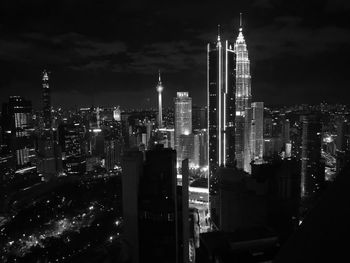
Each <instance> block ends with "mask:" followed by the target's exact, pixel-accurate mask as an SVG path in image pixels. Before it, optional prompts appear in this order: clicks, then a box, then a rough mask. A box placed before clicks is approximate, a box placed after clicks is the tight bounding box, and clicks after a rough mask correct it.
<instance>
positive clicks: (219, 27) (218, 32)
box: [218, 24, 220, 41]
mask: <svg viewBox="0 0 350 263" xmlns="http://www.w3.org/2000/svg"><path fill="white" fill-rule="evenodd" d="M218 41H220V24H218Z"/></svg>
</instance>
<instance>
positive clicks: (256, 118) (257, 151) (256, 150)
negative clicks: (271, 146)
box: [251, 102, 264, 160]
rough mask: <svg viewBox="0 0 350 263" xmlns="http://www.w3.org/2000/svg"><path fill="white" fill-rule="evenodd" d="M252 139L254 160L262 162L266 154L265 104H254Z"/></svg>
mask: <svg viewBox="0 0 350 263" xmlns="http://www.w3.org/2000/svg"><path fill="white" fill-rule="evenodd" d="M252 112H253V116H252V134H251V136H252V138H251V149H252V159H253V160H262V159H263V153H264V148H263V147H264V138H263V133H264V103H263V102H253V103H252Z"/></svg>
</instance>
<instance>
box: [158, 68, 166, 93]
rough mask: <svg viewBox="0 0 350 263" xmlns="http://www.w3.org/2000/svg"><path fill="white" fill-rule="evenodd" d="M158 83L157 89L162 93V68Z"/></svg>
mask: <svg viewBox="0 0 350 263" xmlns="http://www.w3.org/2000/svg"><path fill="white" fill-rule="evenodd" d="M158 74H159V75H158V85H157V91H158V92H159V93H160V92H162V91H163V89H164V87H163V85H162V79H161V75H160V70H159V73H158Z"/></svg>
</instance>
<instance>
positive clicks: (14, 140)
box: [2, 96, 32, 166]
mask: <svg viewBox="0 0 350 263" xmlns="http://www.w3.org/2000/svg"><path fill="white" fill-rule="evenodd" d="M31 113H32V104H31V102H30V101H28V100H25V99H24V98H23V97H20V96H11V97H10V98H9V102H8V103H4V104H3V105H2V129H3V140H4V143H5V145H6V148H7V149H8V151H9V152H10V153H11V154H12V156H13V158H14V159H15V163H16V165H17V166H23V165H25V164H27V163H29V161H30V160H29V151H30V148H31V143H30V139H29V136H30V134H29V128H30V126H31V121H32V118H31Z"/></svg>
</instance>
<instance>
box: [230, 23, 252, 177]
mask: <svg viewBox="0 0 350 263" xmlns="http://www.w3.org/2000/svg"><path fill="white" fill-rule="evenodd" d="M234 51H235V53H236V56H237V58H236V134H235V135H236V140H235V143H236V147H235V148H236V160H237V168H239V169H244V171H246V172H248V173H250V171H251V169H250V162H251V160H252V156H251V144H250V140H251V138H250V137H251V120H252V111H251V98H252V95H251V76H250V61H249V57H248V49H247V44H246V42H245V39H244V36H243V32H242V23H241V24H240V28H239V34H238V37H237V39H236V43H235V45H234Z"/></svg>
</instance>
